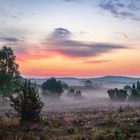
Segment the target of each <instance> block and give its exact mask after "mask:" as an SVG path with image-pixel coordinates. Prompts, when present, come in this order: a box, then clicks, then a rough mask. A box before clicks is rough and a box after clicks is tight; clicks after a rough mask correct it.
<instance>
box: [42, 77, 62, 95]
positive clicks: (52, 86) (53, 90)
mask: <svg viewBox="0 0 140 140" xmlns="http://www.w3.org/2000/svg"><path fill="white" fill-rule="evenodd" d="M42 89H43V90H44V91H46V93H47V95H49V96H58V97H59V96H61V94H62V93H63V88H62V85H61V82H60V81H57V80H56V79H55V78H50V79H48V80H47V81H46V82H44V83H43V84H42Z"/></svg>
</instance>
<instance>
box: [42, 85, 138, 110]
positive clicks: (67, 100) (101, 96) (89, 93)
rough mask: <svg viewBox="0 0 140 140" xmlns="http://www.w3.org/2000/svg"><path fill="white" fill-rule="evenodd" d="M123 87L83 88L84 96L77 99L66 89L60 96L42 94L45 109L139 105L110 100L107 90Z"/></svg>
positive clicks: (108, 107) (86, 108)
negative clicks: (68, 93)
mask: <svg viewBox="0 0 140 140" xmlns="http://www.w3.org/2000/svg"><path fill="white" fill-rule="evenodd" d="M115 87H117V88H123V87H124V84H108V83H107V84H104V86H103V87H100V88H96V89H95V88H93V89H90V90H85V89H82V90H81V92H82V97H81V98H79V99H75V98H72V97H68V96H66V93H67V91H65V92H64V93H63V94H62V96H61V97H60V98H50V97H46V96H43V95H41V99H42V101H43V102H44V108H43V110H44V111H54V112H55V111H83V110H85V111H86V110H93V109H106V110H107V109H117V108H119V107H120V106H122V107H123V106H139V105H140V103H133V102H128V101H124V102H113V101H111V100H110V98H109V96H108V94H107V90H108V89H109V88H115Z"/></svg>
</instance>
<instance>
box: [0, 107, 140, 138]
mask: <svg viewBox="0 0 140 140" xmlns="http://www.w3.org/2000/svg"><path fill="white" fill-rule="evenodd" d="M115 137H116V140H119V139H120V140H139V139H140V107H136V106H135V107H130V106H125V107H118V108H115V109H107V108H104V109H79V110H78V111H71V112H70V111H68V112H63V111H61V112H52V111H51V112H42V121H41V122H40V123H39V124H32V125H31V124H25V125H24V127H20V125H19V119H18V116H17V115H16V114H14V113H13V111H8V113H6V114H5V116H3V117H1V119H0V140H114V139H115ZM117 137H119V138H118V139H117Z"/></svg>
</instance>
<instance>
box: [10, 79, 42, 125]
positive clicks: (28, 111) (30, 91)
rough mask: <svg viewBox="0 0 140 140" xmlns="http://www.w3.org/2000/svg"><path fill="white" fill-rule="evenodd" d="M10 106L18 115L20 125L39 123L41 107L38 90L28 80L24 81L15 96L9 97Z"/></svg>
mask: <svg viewBox="0 0 140 140" xmlns="http://www.w3.org/2000/svg"><path fill="white" fill-rule="evenodd" d="M10 101H11V103H10V105H11V107H13V108H14V110H15V111H16V112H17V113H18V114H19V115H20V120H21V123H22V124H23V123H24V122H38V121H40V112H41V110H42V107H43V103H42V102H41V100H40V98H39V94H38V90H37V88H36V87H35V85H34V84H32V83H31V82H30V80H26V81H25V82H24V83H23V85H22V86H21V89H20V91H19V92H18V93H17V94H16V95H12V96H10Z"/></svg>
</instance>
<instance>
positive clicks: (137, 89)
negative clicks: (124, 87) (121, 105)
mask: <svg viewBox="0 0 140 140" xmlns="http://www.w3.org/2000/svg"><path fill="white" fill-rule="evenodd" d="M129 100H131V101H140V82H137V84H136V85H135V84H133V86H132V89H131V95H130V97H129Z"/></svg>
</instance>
